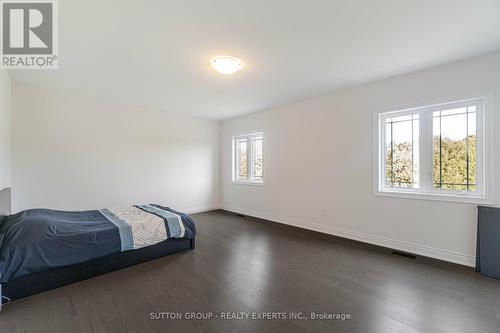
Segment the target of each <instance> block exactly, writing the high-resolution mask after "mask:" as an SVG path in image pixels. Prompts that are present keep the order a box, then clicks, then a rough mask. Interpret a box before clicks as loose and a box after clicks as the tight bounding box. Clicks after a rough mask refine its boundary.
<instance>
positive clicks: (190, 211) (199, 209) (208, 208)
mask: <svg viewBox="0 0 500 333" xmlns="http://www.w3.org/2000/svg"><path fill="white" fill-rule="evenodd" d="M217 209H221V206H220V205H216V206H200V207H193V208H186V209H179V210H177V211H179V212H182V213H186V214H196V213H203V212H209V211H211V210H217Z"/></svg>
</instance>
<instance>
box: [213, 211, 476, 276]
mask: <svg viewBox="0 0 500 333" xmlns="http://www.w3.org/2000/svg"><path fill="white" fill-rule="evenodd" d="M222 209H224V210H227V211H230V212H234V213H239V214H244V215H248V216H253V217H257V218H261V219H264V220H269V221H273V222H278V223H283V224H288V225H291V226H294V227H299V228H303V229H308V230H313V231H318V232H322V233H325V234H329V235H334V236H339V237H343V238H348V239H353V240H356V241H360V242H364V243H369V244H374V245H378V246H383V247H387V248H391V249H395V250H399V251H404V252H408V253H413V254H418V255H421V256H425V257H430V258H434V259H439V260H444V261H448V262H452V263H455V264H460V265H464V266H469V267H474V266H475V263H476V257H475V256H471V255H468V254H464V253H458V252H454V251H449V250H444V249H438V248H434V247H430V246H426V245H418V244H412V243H408V242H402V241H399V240H396V239H391V238H386V237H381V236H376V235H370V234H365V233H361V232H357V231H353V230H347V229H342V228H337V227H332V226H328V225H324V224H318V223H311V222H307V221H304V220H301V219H296V218H292V217H283V216H278V215H274V214H270V213H261V212H256V211H251V210H248V209H244V208H240V207H234V206H223V207H222Z"/></svg>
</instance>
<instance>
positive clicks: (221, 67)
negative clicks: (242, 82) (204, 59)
mask: <svg viewBox="0 0 500 333" xmlns="http://www.w3.org/2000/svg"><path fill="white" fill-rule="evenodd" d="M210 65H211V66H212V67H213V68H214V69H215V70H216V71H217V72H219V73H221V74H226V75H229V74H234V73H236V72H237V71H239V70H240V69H241V67H243V61H242V60H241V59H238V58H235V57H231V56H226V55H220V56H217V57H213V58H212V59H211V60H210Z"/></svg>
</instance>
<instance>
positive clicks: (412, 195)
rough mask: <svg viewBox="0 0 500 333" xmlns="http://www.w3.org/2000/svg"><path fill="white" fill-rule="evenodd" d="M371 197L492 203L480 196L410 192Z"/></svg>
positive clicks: (389, 192) (386, 193)
mask: <svg viewBox="0 0 500 333" xmlns="http://www.w3.org/2000/svg"><path fill="white" fill-rule="evenodd" d="M373 195H375V196H379V197H391V198H400V199H416V200H433V201H447V202H458V203H465V204H474V205H476V204H481V205H493V204H494V201H493V200H491V199H486V198H483V197H480V196H467V195H463V194H442V193H424V192H411V191H390V190H383V191H382V190H376V191H374V193H373Z"/></svg>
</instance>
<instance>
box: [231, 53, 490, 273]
mask: <svg viewBox="0 0 500 333" xmlns="http://www.w3.org/2000/svg"><path fill="white" fill-rule="evenodd" d="M489 89H491V90H493V93H494V101H493V103H494V108H495V109H494V115H495V120H494V128H495V131H496V132H497V133H498V131H499V130H500V109H499V107H500V53H496V54H491V55H487V56H483V57H478V58H474V59H470V60H467V61H464V62H460V63H455V64H451V65H447V66H441V67H437V68H433V69H430V70H426V71H422V72H417V73H414V74H411V75H406V76H401V77H397V78H394V79H389V80H384V81H379V82H376V83H373V84H369V85H365V86H361V87H357V88H351V89H347V90H344V91H341V92H337V93H332V94H330V95H327V96H322V97H319V98H315V99H311V100H308V101H304V102H301V103H295V104H291V105H288V106H285V107H280V108H276V109H272V110H269V111H265V112H260V113H254V114H251V115H249V116H245V117H241V118H237V119H233V120H229V121H225V122H223V124H222V135H221V140H222V141H221V144H222V151H223V153H222V159H221V161H222V165H221V167H222V171H221V178H222V179H221V184H222V186H221V192H222V201H223V207H224V208H225V209H227V210H230V211H235V212H240V213H243V214H248V215H254V216H258V217H262V218H267V219H270V220H274V221H278V222H283V223H289V224H293V225H297V226H301V227H305V228H309V229H314V230H318V231H323V232H326V233H331V234H334V235H340V236H343V237H348V238H353V239H358V240H362V241H365V242H370V243H374V244H378V245H383V246H388V247H392V248H398V249H401V250H405V251H409V252H414V253H418V254H422V255H427V256H431V257H436V258H440V259H444V260H449V261H452V262H458V263H462V264H466V265H471V266H472V265H473V264H474V254H475V240H476V214H477V209H476V207H475V206H474V205H469V204H459V203H450V202H437V201H424V200H415V199H399V198H398V199H395V198H386V197H375V196H374V195H373V194H372V192H373V185H372V184H373V160H372V159H373V158H372V156H373V154H372V149H373V143H372V140H373V128H372V127H373V112H374V110H377V109H380V108H385V107H391V106H398V105H402V104H409V103H416V102H425V101H428V100H432V99H437V98H443V97H453V96H456V95H460V94H464V93H470V92H475V91H482V90H489ZM257 129H264V130H265V135H266V152H267V156H266V163H267V165H266V179H265V182H266V183H265V185H264V186H248V185H234V184H232V183H231V168H230V165H231V161H230V155H231V148H230V147H231V136H233V135H236V134H238V133H241V132H246V131H251V130H257ZM499 139H500V135H496V137H495V142H494V144H495V150H496V152H497V154H496V156H495V159H496V160H495V165H496V166H497V168H496V169H495V179H496V182H495V186H494V187H495V192H496V193H497V197H496V203H497V204H498V203H499V199H500V169H499V168H498V166H500V160H499V158H500V141H499Z"/></svg>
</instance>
